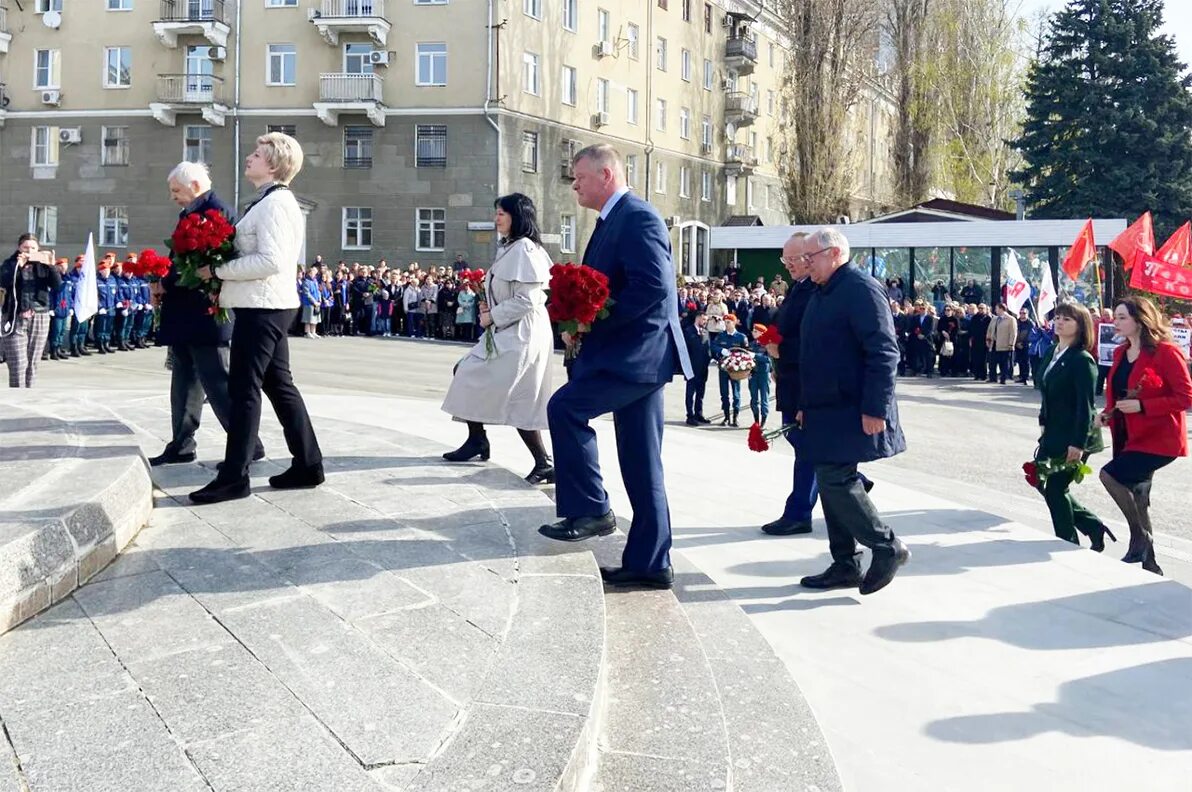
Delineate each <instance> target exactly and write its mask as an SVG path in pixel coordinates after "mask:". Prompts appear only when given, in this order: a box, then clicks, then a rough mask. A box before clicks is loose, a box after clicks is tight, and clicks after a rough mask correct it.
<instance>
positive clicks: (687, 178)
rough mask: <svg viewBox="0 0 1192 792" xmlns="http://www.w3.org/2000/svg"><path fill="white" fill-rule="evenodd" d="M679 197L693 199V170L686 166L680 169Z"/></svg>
mask: <svg viewBox="0 0 1192 792" xmlns="http://www.w3.org/2000/svg"><path fill="white" fill-rule="evenodd" d="M679 197H680V198H690V197H691V168H689V167H688V166H686V165H683V166H682V167H680V168H679Z"/></svg>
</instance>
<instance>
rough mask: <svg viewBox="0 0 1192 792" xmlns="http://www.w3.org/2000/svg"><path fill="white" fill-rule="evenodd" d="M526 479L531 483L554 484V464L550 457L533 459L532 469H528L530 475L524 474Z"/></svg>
mask: <svg viewBox="0 0 1192 792" xmlns="http://www.w3.org/2000/svg"><path fill="white" fill-rule="evenodd" d="M526 481H528V482H530V483H531V484H536V485H537V484H554V483H555V466H554V463H553V462H552V461H551V458H550V457H546V458H544V459H538V460H535V461H534V469H533V470H531V471H530V475H528V476H526Z"/></svg>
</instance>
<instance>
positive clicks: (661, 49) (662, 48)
mask: <svg viewBox="0 0 1192 792" xmlns="http://www.w3.org/2000/svg"><path fill="white" fill-rule="evenodd" d="M656 49H657V52H658V71H666V39H664V38H663V37H662V36H659V37H658V44H657V47H656Z"/></svg>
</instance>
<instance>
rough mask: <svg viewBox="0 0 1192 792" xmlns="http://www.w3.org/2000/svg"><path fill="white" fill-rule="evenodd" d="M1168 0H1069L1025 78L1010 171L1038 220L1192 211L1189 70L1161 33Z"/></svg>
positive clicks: (1171, 219)
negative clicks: (1019, 159)
mask: <svg viewBox="0 0 1192 792" xmlns="http://www.w3.org/2000/svg"><path fill="white" fill-rule="evenodd" d="M1162 16H1163V0H1069V2H1068V5H1067V7H1066V8H1065V9H1064V10H1062V11H1060V12H1058V13H1057V14H1056V15H1055V17H1054V18H1053V20H1052V23H1051V27H1050V30H1049V33H1048V36H1047V38H1046V40H1045V41H1044V42H1043V45H1042V48H1041V50H1040V53H1039V57H1038V59H1037V60H1036V61H1035V62H1034V63H1033V64H1032V65H1031V68H1030V71H1029V73H1028V76H1027V84H1026V98H1027V120H1026V122H1025V123H1024V124H1023V130H1022V136H1021V137H1020V138H1018V140H1016V141H1013V145H1014V146H1015V148H1017V149H1018V150H1019V151H1020V152H1022V155H1023V159H1024V165H1023V167H1022V168H1021V169H1020V170H1019V171H1017V172H1015V173H1014V174H1013V176H1014V179H1015V180H1016V181H1018V182H1019V183H1021V184H1023V185H1024V186H1025V188H1026V194H1027V203H1028V206H1030V207H1031V216H1032V217H1036V218H1081V217H1090V216H1091V217H1126V218H1130V219H1133V218H1134V217H1136V216H1137V215H1138V214H1140V213H1142V212H1143V211H1145V210H1147V209H1150V210H1151V212H1152V213H1153V214H1154V218H1155V232H1156V234H1157V235H1159V236H1160V238H1162V235H1163V234H1166V233H1168V232H1171V231H1174V230H1175V228H1176V226H1177V225H1178V224H1179V223H1182V222H1184V220H1186V219H1187V218H1188V216H1189V213H1192V75H1187V74H1183V71H1184V64H1182V63H1180V62H1179V59H1178V57H1177V56H1176V51H1175V44H1174V42H1173V41H1172V40H1171V38H1170V37H1168V36H1164V35H1160V34H1159V33H1158V29H1159V27H1160V26H1161V25H1162V21H1163V20H1162Z"/></svg>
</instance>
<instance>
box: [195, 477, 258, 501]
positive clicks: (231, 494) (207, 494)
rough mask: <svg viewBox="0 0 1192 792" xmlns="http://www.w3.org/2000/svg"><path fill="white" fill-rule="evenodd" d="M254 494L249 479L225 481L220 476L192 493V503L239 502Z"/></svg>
mask: <svg viewBox="0 0 1192 792" xmlns="http://www.w3.org/2000/svg"><path fill="white" fill-rule="evenodd" d="M251 494H252V490H251V489H250V488H249V484H248V477H247V476H245V477H244V478H242V479H238V480H236V481H223V480H221V479H220V478H219V477H218V476H217V477H216V478H215V481H212V482H211V483H210V484H208V485H207V486H206V487H203V488H202V489H200V490H195V491H194V492H192V493H190V500H191V503H199V504H206V503H222V502H223V501H230V500H239V499H240V498H247V497H248V496H249V495H251Z"/></svg>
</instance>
